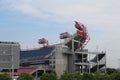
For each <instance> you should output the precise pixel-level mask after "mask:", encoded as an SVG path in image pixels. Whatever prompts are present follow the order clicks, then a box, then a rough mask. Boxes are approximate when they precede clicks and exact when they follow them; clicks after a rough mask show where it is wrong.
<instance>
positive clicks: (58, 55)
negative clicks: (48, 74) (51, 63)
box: [55, 45, 68, 76]
mask: <svg viewBox="0 0 120 80" xmlns="http://www.w3.org/2000/svg"><path fill="white" fill-rule="evenodd" d="M55 49H56V52H55V71H56V73H57V74H58V76H60V75H61V74H63V73H64V71H67V70H68V62H67V56H66V55H65V54H63V53H62V45H58V46H56V48H55Z"/></svg>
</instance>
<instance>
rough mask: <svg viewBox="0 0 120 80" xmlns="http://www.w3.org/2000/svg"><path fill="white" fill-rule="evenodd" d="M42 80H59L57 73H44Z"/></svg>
mask: <svg viewBox="0 0 120 80" xmlns="http://www.w3.org/2000/svg"><path fill="white" fill-rule="evenodd" d="M40 80H57V74H56V73H55V71H52V72H51V73H43V75H42V76H41V77H40Z"/></svg>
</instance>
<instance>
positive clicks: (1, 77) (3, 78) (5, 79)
mask: <svg viewBox="0 0 120 80" xmlns="http://www.w3.org/2000/svg"><path fill="white" fill-rule="evenodd" d="M0 80H12V79H11V77H10V76H9V75H7V74H0Z"/></svg>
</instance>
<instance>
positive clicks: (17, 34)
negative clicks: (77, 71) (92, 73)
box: [0, 0, 120, 68]
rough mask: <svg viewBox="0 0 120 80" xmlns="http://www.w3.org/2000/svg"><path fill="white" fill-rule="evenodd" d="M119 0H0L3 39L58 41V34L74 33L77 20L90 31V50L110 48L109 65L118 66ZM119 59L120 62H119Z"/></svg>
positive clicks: (28, 44) (24, 44) (29, 43)
mask: <svg viewBox="0 0 120 80" xmlns="http://www.w3.org/2000/svg"><path fill="white" fill-rule="evenodd" d="M119 4H120V0H91V1H89V0H52V1H50V0H0V41H15V42H19V43H20V45H21V48H22V49H27V48H35V47H39V45H38V43H37V42H38V39H39V38H42V37H44V38H46V39H48V40H49V42H50V44H54V43H59V42H60V39H59V34H60V33H62V32H66V31H68V32H69V33H71V34H73V33H75V31H76V29H75V28H74V20H77V21H79V22H81V23H83V24H84V25H85V26H86V27H87V28H88V32H89V34H90V38H91V40H90V42H89V43H88V45H87V46H86V48H88V49H89V50H90V51H95V50H96V47H98V51H102V50H103V51H106V52H107V66H108V67H116V68H117V67H119V65H118V59H120V53H119V52H120V42H119V41H120V36H119V34H120V22H119V21H120V9H119V8H120V5H119ZM119 63H120V62H119Z"/></svg>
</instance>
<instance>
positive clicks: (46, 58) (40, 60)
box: [20, 46, 55, 67]
mask: <svg viewBox="0 0 120 80" xmlns="http://www.w3.org/2000/svg"><path fill="white" fill-rule="evenodd" d="M54 48H55V47H54V46H51V47H45V48H41V49H36V50H26V51H20V66H21V67H25V66H31V65H36V66H37V65H40V64H49V63H50V59H51V54H50V53H51V52H52V51H53V50H54Z"/></svg>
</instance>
